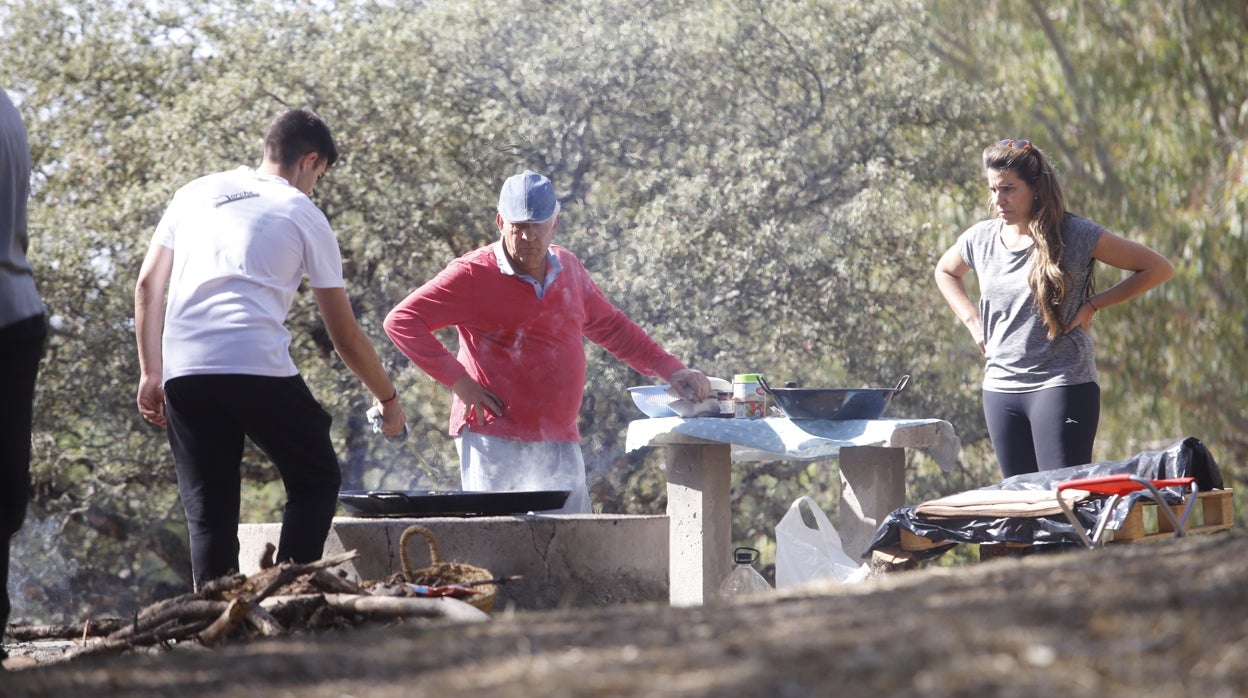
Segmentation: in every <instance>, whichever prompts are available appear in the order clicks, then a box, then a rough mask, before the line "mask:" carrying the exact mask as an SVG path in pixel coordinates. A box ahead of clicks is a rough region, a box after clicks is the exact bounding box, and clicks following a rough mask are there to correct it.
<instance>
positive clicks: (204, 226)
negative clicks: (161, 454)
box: [154, 167, 343, 381]
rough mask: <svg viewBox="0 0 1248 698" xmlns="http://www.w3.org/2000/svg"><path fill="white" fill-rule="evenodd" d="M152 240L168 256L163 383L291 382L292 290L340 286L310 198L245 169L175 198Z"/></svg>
mask: <svg viewBox="0 0 1248 698" xmlns="http://www.w3.org/2000/svg"><path fill="white" fill-rule="evenodd" d="M154 240H155V242H156V243H158V244H160V245H163V246H165V247H168V248H170V249H172V250H173V271H172V273H171V275H170V280H169V299H168V304H167V306H166V309H165V333H164V348H163V357H164V379H165V380H166V381H167V380H169V379H171V378H176V377H178V376H187V375H196V374H225V373H241V374H247V375H259V376H276V377H284V376H293V375H295V374H297V373H298V369H297V368H296V367H295V362H294V361H293V360H292V359H291V357H290V332H289V331H287V330H286V327H285V326H284V323H285V321H286V315H287V313H288V312H290V306H291V303H293V302H294V298H295V292H296V291H297V290H298V288H299V284H300V283H301V282H302V280H303V277H304V275H305V274H306V275H307V277H308V281H309V283H310V284H311V285H312V287H314V288H341V287H343V279H342V256H341V253H340V252H339V250H338V240H337V238H335V237H334V231H333V230H332V229H331V228H330V227H329V221H328V220H326V218H325V214H324V213H322V212H321V210H320V209H319V208H317V207H316V204H314V203H312V200H311V199H309V198H308V197H307V195H305V194H304V193H303V192H301V191H299V190H298V189H296V188H295V187H293V186H291V185H290V184H289V183H288V182H287V181H286V180H285V179H282V178H281V177H278V176H276V175H265V174H260V173H259V172H256V171H255V170H253V169H251V168H249V167H240V168H238V169H237V170H232V171H229V172H221V173H217V174H213V175H208V176H207V177H201V178H200V179H197V180H195V181H193V182H191V183H190V184H187V185H186V186H184V187H182V188H181V189H179V190H178V192H177V193H176V194H175V195H174V197H173V202H172V203H170V205H169V208H168V210H166V211H165V215H164V217H163V218H161V220H160V224H159V225H158V226H157V227H156V233H155V236H154Z"/></svg>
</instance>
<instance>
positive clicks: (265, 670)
mask: <svg viewBox="0 0 1248 698" xmlns="http://www.w3.org/2000/svg"><path fill="white" fill-rule="evenodd" d="M8 648H9V650H10V652H11V653H21V652H22V651H23V649H24V648H23V647H14V646H11V645H10V646H9V647H8ZM27 649H28V648H27ZM45 649H46V648H45ZM30 651H33V650H30ZM45 660H46V658H45ZM9 661H10V663H13V662H14V661H15V660H14V659H11V660H9ZM16 661H19V662H20V661H25V662H27V663H29V662H30V661H32V660H31V659H29V658H27V659H25V660H22V659H21V658H17V659H16ZM0 694H2V695H4V696H9V697H13V698H15V697H17V696H57V697H61V698H65V697H73V696H90V697H91V698H106V697H111V696H127V697H146V696H151V697H153V698H155V697H157V696H160V697H164V696H179V697H180V698H198V697H200V696H203V697H205V698H207V697H208V696H213V697H216V696H264V697H267V698H279V697H285V696H291V697H293V696H299V697H300V698H316V697H325V698H330V697H332V698H340V697H343V696H361V697H363V696H369V697H376V698H388V697H391V696H395V697H397V696H448V695H456V696H460V695H463V696H468V695H472V696H486V697H488V698H509V697H511V696H526V697H527V696H556V697H559V696H727V697H736V696H782V697H787V696H794V697H796V696H802V697H806V696H831V695H845V696H856V695H864V696H866V695H869V696H882V695H889V696H1013V697H1018V696H1046V697H1052V696H1103V697H1116V696H1133V697H1137V696H1162V695H1165V696H1204V697H1206V698H1221V697H1226V698H1231V697H1232V696H1243V695H1248V536H1246V535H1244V534H1243V533H1242V532H1238V531H1232V532H1230V533H1222V534H1216V535H1207V536H1195V537H1191V538H1188V539H1184V540H1177V541H1175V540H1166V541H1161V542H1151V543H1141V544H1134V545H1118V546H1109V547H1107V548H1105V549H1102V550H1097V551H1082V550H1075V551H1070V552H1065V553H1060V554H1049V555H1033V556H1030V557H1026V558H1019V559H999V560H992V561H990V562H984V563H980V564H977V565H971V566H967V567H957V568H941V567H935V566H932V565H931V564H930V563H929V564H928V565H927V566H925V567H924V568H923V569H919V570H915V571H911V572H896V573H891V574H888V575H882V576H880V577H877V578H874V579H872V580H869V581H868V582H866V583H863V584H859V585H853V586H839V587H838V586H828V587H826V588H819V589H809V590H803V593H802V594H784V595H775V594H773V595H769V596H768V597H765V598H762V599H759V600H750V601H744V602H737V603H732V604H727V603H715V604H708V605H706V606H703V607H700V608H669V607H662V606H644V607H643V606H632V607H613V608H604V609H594V610H583V609H582V610H567V611H549V612H540V613H523V614H514V615H509V614H506V613H499V614H496V616H495V618H494V619H493V620H491V621H489V622H487V623H481V624H475V625H460V626H446V625H432V624H428V623H414V622H406V623H403V624H399V625H392V626H389V627H373V628H366V629H355V630H350V631H335V632H332V633H325V634H317V635H311V634H305V635H297V636H292V637H286V638H281V639H278V640H268V641H263V642H250V643H246V644H234V645H229V646H225V647H219V648H216V649H204V648H199V647H197V646H193V645H183V646H180V647H178V648H175V649H174V650H172V651H168V652H162V653H160V654H158V655H147V656H136V655H125V656H119V657H112V658H84V659H78V660H74V661H69V662H58V663H41V664H38V665H35V666H33V667H30V668H24V669H19V670H10V671H8V672H5V673H3V674H0Z"/></svg>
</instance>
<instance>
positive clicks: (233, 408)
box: [165, 375, 342, 588]
mask: <svg viewBox="0 0 1248 698" xmlns="http://www.w3.org/2000/svg"><path fill="white" fill-rule="evenodd" d="M165 408H166V415H167V417H168V421H167V425H166V426H167V429H166V431H167V432H168V435H169V445H170V447H171V448H172V449H173V458H174V462H175V464H176V466H177V472H178V493H179V494H180V495H181V497H182V506H183V508H184V509H185V510H186V520H187V525H188V528H189V531H190V546H191V569H192V571H193V573H194V577H195V586H196V588H199V587H202V586H203V584H204V583H205V582H208V581H210V580H212V579H216V578H218V577H221V576H223V575H226V574H229V573H231V572H234V571H237V570H238V568H239V565H238V549H239V544H238V520H239V507H240V497H241V494H240V488H241V486H242V474H241V463H242V457H243V439H244V437H248V438H250V439H251V440H252V442H253V443H255V444H256V446H258V447H259V448H260V449H261V450H262V451H264V453H265V454H266V455H267V456H268V457H269V459H270V460H271V461H273V465H274V466H276V467H277V471H278V473H279V474H280V475H281V477H282V484H283V485H284V487H285V489H286V505H285V508H284V510H283V513H282V532H281V537H280V539H279V542H278V550H277V561H278V562H285V561H293V562H312V561H315V560H319V559H320V558H321V554H322V551H323V549H324V546H325V538H326V537H327V536H328V535H329V527H330V523H331V521H332V519H333V516H334V510H335V509H336V508H337V506H338V489H339V487H340V485H341V483H342V473H341V469H340V468H339V464H338V457H337V455H336V454H335V452H334V446H333V442H332V441H331V439H330V434H329V427H330V423H331V422H332V421H333V420H332V417H330V415H329V413H328V412H326V411H325V409H324V408H323V407H321V405H320V403H318V402H317V401H316V398H315V397H313V396H312V392H311V391H310V390H308V386H307V385H306V384H305V383H304V382H303V378H302V377H300V376H298V375H295V376H290V377H285V378H271V377H267V376H247V375H202V376H183V377H180V378H174V379H172V380H169V381H166V383H165Z"/></svg>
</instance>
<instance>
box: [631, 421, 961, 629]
mask: <svg viewBox="0 0 1248 698" xmlns="http://www.w3.org/2000/svg"><path fill="white" fill-rule="evenodd" d="M645 446H657V447H662V448H663V449H664V452H665V453H664V459H665V465H666V469H667V515H668V517H669V518H670V519H671V522H670V526H669V551H668V554H669V556H670V573H671V576H670V579H669V588H670V602H671V604H672V605H674V606H690V605H698V604H701V603H703V602H704V601H706V600H707V599H710V598H712V597H713V596H714V595H715V593H716V592H717V591H718V587H719V584H720V582H721V581H722V580H723V578H724V577H725V576H727V574H728V572H729V569H730V568H731V553H732V540H731V531H732V511H731V507H730V503H731V485H730V477H731V470H732V463H733V462H734V461H735V462H758V461H774V460H820V459H825V458H839V460H840V473H841V505H840V518H839V523H838V532H839V533H840V535H841V540H842V544H843V545H844V547H845V552H846V553H848V554H849V555H850V556H851V557H854V558H858V557H860V556H861V555H862V553H863V552H865V551H866V549H867V546H868V545H869V544H870V542H871V538H872V536H874V534H875V531H876V529H877V528H878V526H879V522H880V521H882V520H883V519H884V518H885V517H886V516H888V514H889V513H891V512H892V511H893V510H894V509H897V508H899V507H902V506H905V498H906V479H905V463H906V458H905V449H907V448H923V449H928V450H930V451H931V453H932V455H933V457H934V458H935V460H936V462H937V463H938V464H939V465H940V467H941V468H943V469H944V470H946V471H948V470H950V469H952V467H953V464H954V462H955V460H956V458H957V454H958V450H959V449H960V448H961V442H960V440H959V439H958V437H957V436H956V435H955V434H954V431H953V427H952V426H951V425H950V424H949V423H948V422H946V421H943V420H938V419H873V420H843V421H827V420H802V421H800V422H794V421H793V420H790V419H787V418H784V417H767V418H766V419H752V420H751V419H723V418H700V419H682V418H679V417H667V418H659V419H640V420H636V421H634V422H632V423H630V424H629V427H628V436H627V440H626V445H625V448H626V450H628V451H634V450H636V449H639V448H643V447H645Z"/></svg>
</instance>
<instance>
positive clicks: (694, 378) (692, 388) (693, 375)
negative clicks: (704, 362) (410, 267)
mask: <svg viewBox="0 0 1248 698" xmlns="http://www.w3.org/2000/svg"><path fill="white" fill-rule="evenodd" d="M667 383H668V385H670V386H672V387H673V388H675V389H676V392H677V393H679V394H680V396H681V397H683V398H684V399H686V400H688V401H690V402H694V403H698V402H702V401H703V400H705V399H706V396H708V395H710V394H711V382H710V381H709V380H707V379H706V374H704V373H702V372H701V371H698V370H696V369H692V368H682V369H680V370H679V371H677V372H675V373H673V374H672V375H670V376H668V377H667Z"/></svg>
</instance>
